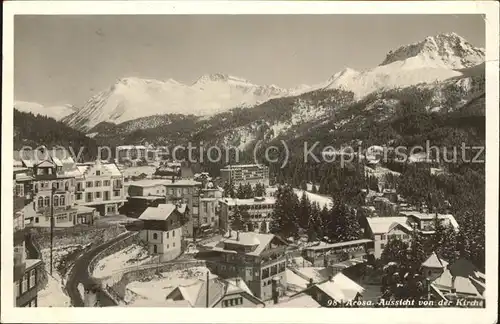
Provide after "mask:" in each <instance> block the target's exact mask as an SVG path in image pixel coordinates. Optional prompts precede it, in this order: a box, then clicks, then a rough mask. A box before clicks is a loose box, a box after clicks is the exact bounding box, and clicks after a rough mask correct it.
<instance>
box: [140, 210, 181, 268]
mask: <svg viewBox="0 0 500 324" xmlns="http://www.w3.org/2000/svg"><path fill="white" fill-rule="evenodd" d="M185 208H186V206H185V205H184V206H181V207H178V206H176V205H173V204H160V205H158V207H149V208H148V209H146V210H145V211H144V213H142V214H141V216H140V217H139V220H141V221H142V226H141V230H140V233H139V237H140V239H141V240H142V241H143V242H145V243H146V244H147V245H148V249H149V252H150V253H152V254H156V255H158V256H159V258H160V259H161V260H162V261H170V260H172V259H175V258H176V257H178V256H179V255H180V254H181V252H182V246H181V242H182V224H183V221H184V211H185Z"/></svg>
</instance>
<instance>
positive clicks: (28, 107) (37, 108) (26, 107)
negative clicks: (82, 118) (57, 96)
mask: <svg viewBox="0 0 500 324" xmlns="http://www.w3.org/2000/svg"><path fill="white" fill-rule="evenodd" d="M14 108H15V109H17V110H19V111H22V112H31V113H33V114H34V115H42V116H47V117H51V118H54V119H56V120H60V119H62V118H64V117H66V116H68V115H69V114H72V113H74V112H75V111H76V108H75V107H73V106H71V105H62V106H49V107H45V106H43V105H41V104H38V103H36V102H28V101H15V102H14Z"/></svg>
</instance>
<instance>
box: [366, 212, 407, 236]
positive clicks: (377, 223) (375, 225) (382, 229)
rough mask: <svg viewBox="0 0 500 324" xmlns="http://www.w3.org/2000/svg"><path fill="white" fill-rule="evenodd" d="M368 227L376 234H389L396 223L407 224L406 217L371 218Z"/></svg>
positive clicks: (368, 219)
mask: <svg viewBox="0 0 500 324" xmlns="http://www.w3.org/2000/svg"><path fill="white" fill-rule="evenodd" d="M367 221H368V225H369V226H370V229H371V231H372V232H373V233H374V234H384V233H388V232H389V230H390V229H391V226H392V225H393V224H394V223H399V224H406V217H400V216H395V217H370V218H367Z"/></svg>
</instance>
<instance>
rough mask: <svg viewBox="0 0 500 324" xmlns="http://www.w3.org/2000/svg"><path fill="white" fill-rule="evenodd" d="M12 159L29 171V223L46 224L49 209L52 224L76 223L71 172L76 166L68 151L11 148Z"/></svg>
mask: <svg viewBox="0 0 500 324" xmlns="http://www.w3.org/2000/svg"><path fill="white" fill-rule="evenodd" d="M14 159H18V160H19V161H21V163H22V166H23V167H25V168H27V169H28V170H29V171H30V172H31V174H32V186H33V208H34V210H35V212H36V214H35V215H34V216H33V217H30V218H29V220H30V221H31V223H30V225H31V226H39V227H48V226H50V223H51V222H50V220H51V215H52V212H53V217H54V226H55V227H71V226H73V225H74V224H75V223H76V215H77V209H76V208H75V203H76V200H75V187H76V182H75V176H77V175H78V173H79V172H78V169H77V168H76V164H75V162H74V160H73V159H72V158H71V155H70V153H69V152H68V151H65V150H60V149H59V150H47V149H46V148H41V149H39V150H30V151H22V152H14Z"/></svg>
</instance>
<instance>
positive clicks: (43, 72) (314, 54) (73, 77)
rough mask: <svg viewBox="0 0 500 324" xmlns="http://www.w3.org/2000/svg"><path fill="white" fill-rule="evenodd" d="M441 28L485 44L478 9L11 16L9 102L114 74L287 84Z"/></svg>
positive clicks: (358, 64) (94, 85) (68, 95)
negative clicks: (214, 76) (380, 12)
mask: <svg viewBox="0 0 500 324" xmlns="http://www.w3.org/2000/svg"><path fill="white" fill-rule="evenodd" d="M444 32H456V33H457V34H459V35H460V36H462V37H464V38H465V39H467V40H468V41H469V42H471V43H472V44H473V45H475V46H479V47H484V46H485V25H484V20H483V18H482V16H479V15H279V16H276V15H254V16H251V15H246V16H241V15H211V16H209V15H176V16H167V15H158V16H137V15H135V16H124V15H115V16H107V15H101V16H84V15H82V16H79V15H71V16H62V15H59V16H16V17H15V20H14V56H15V58H14V98H15V100H23V101H32V102H37V103H40V104H43V105H60V104H73V105H75V106H82V105H83V104H84V103H85V102H86V101H87V100H88V99H89V98H90V97H91V96H93V95H95V94H97V93H99V92H100V91H103V90H106V89H107V88H109V87H110V86H111V85H113V83H115V82H116V80H117V79H119V78H122V77H131V76H133V77H140V78H149V79H158V80H166V79H169V78H172V79H175V80H177V81H179V82H182V83H185V84H191V83H193V82H195V81H196V80H197V79H198V78H199V77H200V76H201V75H203V74H209V73H225V74H230V75H234V76H238V77H242V78H244V79H247V80H249V81H251V82H253V83H255V84H262V85H263V84H275V85H277V86H280V87H295V86H298V85H300V84H316V83H319V82H322V81H325V80H327V79H328V78H329V77H330V76H332V75H333V74H335V73H336V72H338V71H340V70H342V69H344V68H346V67H349V68H353V69H357V70H361V69H367V68H371V67H374V66H376V65H378V64H380V63H381V62H382V61H383V60H384V58H385V56H386V54H387V53H388V52H389V51H390V50H395V49H397V48H398V47H400V46H402V45H406V44H409V43H413V42H417V41H421V40H423V39H424V38H425V37H426V36H433V35H437V34H439V33H444Z"/></svg>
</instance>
